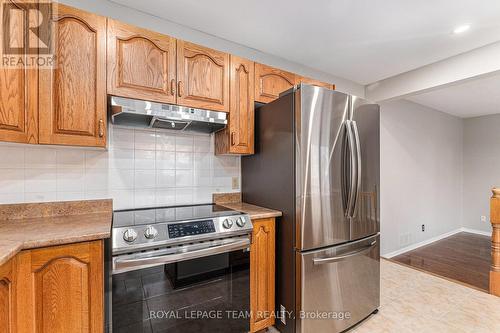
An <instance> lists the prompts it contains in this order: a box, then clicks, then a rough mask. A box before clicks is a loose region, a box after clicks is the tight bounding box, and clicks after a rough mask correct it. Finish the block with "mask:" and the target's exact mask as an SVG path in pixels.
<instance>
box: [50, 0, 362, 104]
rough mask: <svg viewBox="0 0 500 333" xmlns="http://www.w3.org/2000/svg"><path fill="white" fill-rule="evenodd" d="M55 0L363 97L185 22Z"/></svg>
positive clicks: (102, 4)
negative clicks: (309, 78) (319, 81)
mask: <svg viewBox="0 0 500 333" xmlns="http://www.w3.org/2000/svg"><path fill="white" fill-rule="evenodd" d="M59 2H61V3H65V4H68V5H70V6H74V7H77V8H80V9H83V10H87V11H90V12H93V13H96V14H100V15H103V16H107V17H111V18H114V19H117V20H121V21H123V22H126V23H129V24H133V25H136V26H139V27H143V28H146V29H150V30H153V31H157V32H160V33H164V34H168V35H170V36H173V37H175V38H180V39H184V40H187V41H190V42H193V43H198V44H201V45H203V46H207V47H210V48H213V49H217V50H221V51H224V52H228V53H231V54H235V55H238V56H241V57H245V58H248V59H251V60H253V61H256V62H261V63H264V64H267V65H271V66H275V67H279V68H282V69H285V70H288V71H291V72H294V73H297V74H300V75H303V76H309V77H312V78H315V79H318V80H323V81H327V82H331V83H334V84H335V85H336V87H337V88H336V89H337V90H339V91H342V92H346V93H349V94H352V95H356V96H360V97H364V96H365V88H364V86H363V85H361V84H358V83H355V82H352V81H349V80H346V79H343V78H339V77H336V76H334V75H332V74H328V73H325V72H321V71H318V70H315V69H313V67H314V64H310V67H308V66H304V65H300V64H298V63H295V62H292V61H288V60H286V59H283V58H280V57H276V56H273V55H270V54H266V53H263V52H261V51H259V50H256V49H252V48H249V47H246V46H244V45H241V44H237V43H233V42H231V41H228V40H225V39H222V38H219V37H216V36H213V35H209V34H207V33H204V32H201V31H198V30H194V29H191V28H189V22H185V25H180V24H177V23H174V22H171V21H167V20H164V19H161V18H158V17H155V16H152V15H149V14H146V13H143V12H139V11H137V10H134V9H131V8H128V7H125V6H122V5H119V4H116V3H113V2H111V1H107V0H60V1H59ZM255 19H256V20H258V19H259V18H258V17H255ZM230 28H231V27H228V29H230ZM249 33H251V32H249ZM290 34H293V31H290ZM332 61H335V59H332Z"/></svg>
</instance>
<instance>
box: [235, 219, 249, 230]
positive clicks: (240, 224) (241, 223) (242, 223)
mask: <svg viewBox="0 0 500 333" xmlns="http://www.w3.org/2000/svg"><path fill="white" fill-rule="evenodd" d="M236 224H237V225H238V227H240V228H243V227H244V226H245V224H247V221H245V219H244V218H242V217H238V219H237V220H236Z"/></svg>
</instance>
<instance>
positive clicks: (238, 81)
mask: <svg viewBox="0 0 500 333" xmlns="http://www.w3.org/2000/svg"><path fill="white" fill-rule="evenodd" d="M254 78H255V75H254V63H253V62H252V61H250V60H246V59H243V58H239V57H236V56H233V55H231V61H230V88H229V93H230V97H229V102H230V108H229V123H228V126H227V127H226V128H225V129H224V130H222V131H219V132H217V133H216V134H215V152H216V154H253V153H254V122H255V119H254V101H255V99H254Z"/></svg>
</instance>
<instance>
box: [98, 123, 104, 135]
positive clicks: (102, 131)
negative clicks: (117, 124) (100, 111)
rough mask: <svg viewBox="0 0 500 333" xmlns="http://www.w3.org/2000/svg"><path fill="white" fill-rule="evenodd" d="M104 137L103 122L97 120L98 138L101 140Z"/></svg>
mask: <svg viewBox="0 0 500 333" xmlns="http://www.w3.org/2000/svg"><path fill="white" fill-rule="evenodd" d="M103 136H104V121H103V120H102V119H99V137H100V138H102V137H103Z"/></svg>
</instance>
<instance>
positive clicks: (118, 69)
mask: <svg viewBox="0 0 500 333" xmlns="http://www.w3.org/2000/svg"><path fill="white" fill-rule="evenodd" d="M175 45H176V40H175V38H172V37H170V36H167V35H162V34H159V33H157V32H153V31H149V30H146V29H142V28H138V27H135V26H131V25H128V24H125V23H122V22H119V21H116V20H112V19H108V55H107V58H108V60H107V63H108V93H109V94H110V95H115V96H122V97H129V98H136V99H143V100H148V101H156V102H162V103H172V104H173V103H175V101H176V98H175V89H176V75H175V52H176V50H175Z"/></svg>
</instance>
